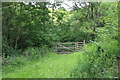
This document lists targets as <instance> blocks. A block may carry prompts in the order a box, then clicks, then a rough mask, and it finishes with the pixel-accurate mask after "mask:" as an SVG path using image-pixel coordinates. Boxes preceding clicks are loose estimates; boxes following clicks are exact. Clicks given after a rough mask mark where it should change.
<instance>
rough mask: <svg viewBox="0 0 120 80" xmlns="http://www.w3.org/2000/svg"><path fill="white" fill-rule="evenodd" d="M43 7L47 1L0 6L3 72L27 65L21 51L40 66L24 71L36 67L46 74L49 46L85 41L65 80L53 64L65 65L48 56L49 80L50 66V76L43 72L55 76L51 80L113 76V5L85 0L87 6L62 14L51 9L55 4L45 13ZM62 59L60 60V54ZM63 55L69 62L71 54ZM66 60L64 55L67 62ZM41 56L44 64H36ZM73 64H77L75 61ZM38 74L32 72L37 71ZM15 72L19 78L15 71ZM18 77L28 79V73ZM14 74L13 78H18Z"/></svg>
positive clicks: (115, 44) (115, 43)
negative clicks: (0, 13)
mask: <svg viewBox="0 0 120 80" xmlns="http://www.w3.org/2000/svg"><path fill="white" fill-rule="evenodd" d="M47 5H48V3H47V2H41V3H36V5H32V4H29V5H25V4H23V3H3V7H6V6H9V7H10V8H3V26H2V30H3V38H2V39H3V44H2V46H3V48H2V52H3V55H2V56H3V64H4V72H5V73H6V72H7V71H13V69H12V67H13V66H16V65H25V64H26V63H27V62H26V57H27V55H26V53H28V58H29V59H28V60H29V61H30V60H32V61H34V60H37V59H40V61H42V62H43V63H42V64H41V62H40V63H39V66H40V67H39V66H38V65H36V66H37V68H36V67H34V68H29V69H28V71H27V72H29V70H31V69H35V71H33V73H36V72H37V71H36V69H37V70H39V69H40V68H42V69H45V68H46V69H45V71H46V72H47V70H49V69H48V66H49V65H48V64H50V63H49V58H51V56H50V55H49V54H48V53H49V52H52V51H53V49H54V48H52V47H54V46H55V44H56V43H57V42H72V41H73V42H75V41H76V42H78V41H83V40H86V42H87V44H86V46H85V48H84V49H83V50H82V51H81V52H78V54H79V53H80V56H78V65H76V67H75V66H74V68H75V69H73V67H72V68H68V69H67V70H68V71H69V72H70V69H73V71H71V75H70V76H69V73H66V71H65V72H64V71H63V72H64V74H65V76H64V75H63V74H62V72H59V70H58V69H61V68H64V69H65V67H63V66H60V65H58V64H57V63H62V65H65V64H64V60H66V59H63V58H62V57H61V59H60V60H58V61H56V59H57V58H59V57H58V56H56V55H52V56H54V58H53V57H52V58H53V59H54V61H55V62H56V63H54V64H55V66H54V67H53V65H51V66H52V67H53V68H55V70H57V71H55V74H54V76H51V75H50V74H51V73H52V72H53V71H54V70H53V68H52V67H50V72H49V71H48V73H49V74H48V75H47V77H56V76H57V74H61V75H60V76H57V77H61V76H64V77H72V78H111V77H112V78H114V77H116V74H115V71H116V69H115V66H114V65H115V61H116V60H115V57H116V56H117V54H118V53H119V51H118V41H117V40H118V34H117V33H118V23H117V22H118V15H117V14H118V9H117V3H116V2H113V3H104V2H95V3H92V2H89V5H87V6H85V7H82V8H80V9H78V10H73V11H66V10H65V9H64V8H59V9H58V10H56V9H54V8H55V7H56V6H55V4H53V6H54V7H53V9H48V8H47V7H46V6H47ZM56 5H58V6H60V4H59V3H56ZM39 6H40V7H39ZM88 42H89V43H88ZM46 45H47V46H46ZM44 55H45V56H44ZM43 56H44V57H43ZM61 56H62V55H61ZM63 57H66V56H65V55H64V56H63ZM69 57H70V58H71V59H72V57H71V55H69ZM69 57H67V59H68V60H69ZM43 58H44V59H45V60H46V61H45V60H42V59H43ZM44 61H45V63H44ZM52 61H53V60H50V62H51V64H53V63H52ZM54 61H53V62H54ZM69 61H71V60H69ZM69 61H68V62H69ZM72 61H73V60H72ZM72 61H71V62H72ZM75 61H77V60H76V59H75ZM69 63H70V62H69ZM74 63H75V62H73V64H74ZM45 64H46V65H45ZM71 64H72V63H71ZM8 65H9V66H8ZM6 66H8V67H6ZM28 67H29V66H28ZM28 67H27V68H28ZM43 67H45V68H43ZM67 67H70V65H69V64H67ZM8 68H10V69H8ZM27 68H25V69H27ZM57 68H58V69H57ZM5 69H6V70H5ZM25 69H23V70H21V71H20V72H22V71H24V70H25ZM52 70H53V71H52ZM45 71H44V70H43V71H42V72H43V73H44V72H45ZM40 72H41V71H38V73H40ZM16 73H17V74H18V75H19V74H20V75H22V76H23V74H21V73H18V72H16ZM24 74H26V75H28V73H24ZM45 74H46V73H44V74H41V75H39V76H38V77H42V76H43V77H45V76H44V75H45ZM11 75H14V74H11ZM18 75H17V77H19V76H18ZM35 75H36V74H34V75H33V76H35ZM49 75H50V76H49ZM8 76H9V75H8ZM33 76H32V77H33Z"/></svg>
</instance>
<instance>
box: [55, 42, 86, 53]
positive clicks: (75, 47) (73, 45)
mask: <svg viewBox="0 0 120 80" xmlns="http://www.w3.org/2000/svg"><path fill="white" fill-rule="evenodd" d="M66 45H69V46H66ZM83 46H85V40H84V41H83V42H61V43H57V45H56V49H55V51H56V53H59V54H64V53H65V54H66V53H73V52H76V51H80V49H81V48H82V47H83ZM61 50H67V52H66V51H61Z"/></svg>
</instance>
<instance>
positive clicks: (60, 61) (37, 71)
mask: <svg viewBox="0 0 120 80" xmlns="http://www.w3.org/2000/svg"><path fill="white" fill-rule="evenodd" d="M78 56H79V53H73V54H55V53H50V55H49V56H45V57H43V58H41V59H40V60H37V61H32V62H29V63H28V64H27V65H26V66H22V67H20V68H15V69H16V70H15V71H12V72H7V73H6V72H3V75H2V76H3V78H69V77H70V76H69V75H70V74H71V71H72V70H73V69H74V68H75V66H76V65H77V60H78V59H77V57H78Z"/></svg>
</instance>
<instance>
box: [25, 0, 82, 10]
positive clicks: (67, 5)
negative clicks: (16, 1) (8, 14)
mask: <svg viewBox="0 0 120 80" xmlns="http://www.w3.org/2000/svg"><path fill="white" fill-rule="evenodd" d="M60 1H61V0H60ZM62 1H63V3H62V4H61V7H64V8H65V9H66V10H67V11H70V10H72V8H71V7H72V6H73V5H74V2H73V1H72V0H62ZM54 2H55V1H54V0H50V3H54ZM23 3H25V4H26V5H28V4H29V2H23ZM31 3H32V5H35V2H31ZM77 4H78V3H77ZM82 6H84V5H82ZM78 7H80V6H79V5H78ZM57 8H59V7H57Z"/></svg>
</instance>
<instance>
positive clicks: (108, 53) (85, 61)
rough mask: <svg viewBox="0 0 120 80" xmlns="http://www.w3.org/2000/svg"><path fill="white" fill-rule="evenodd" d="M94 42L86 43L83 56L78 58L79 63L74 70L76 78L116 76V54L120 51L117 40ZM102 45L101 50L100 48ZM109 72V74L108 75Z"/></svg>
mask: <svg viewBox="0 0 120 80" xmlns="http://www.w3.org/2000/svg"><path fill="white" fill-rule="evenodd" d="M109 42H110V43H109V44H108V45H106V44H107V43H106V42H100V43H97V42H93V43H89V44H88V45H86V47H85V48H84V49H83V51H82V52H81V54H82V58H81V56H80V58H79V59H78V60H79V62H78V65H77V66H76V68H75V69H74V70H73V72H72V74H71V77H74V78H110V77H115V76H116V74H115V73H116V69H115V56H116V54H117V53H118V50H117V48H116V47H117V41H116V40H110V41H109ZM99 47H100V50H99ZM107 74H109V75H107Z"/></svg>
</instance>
